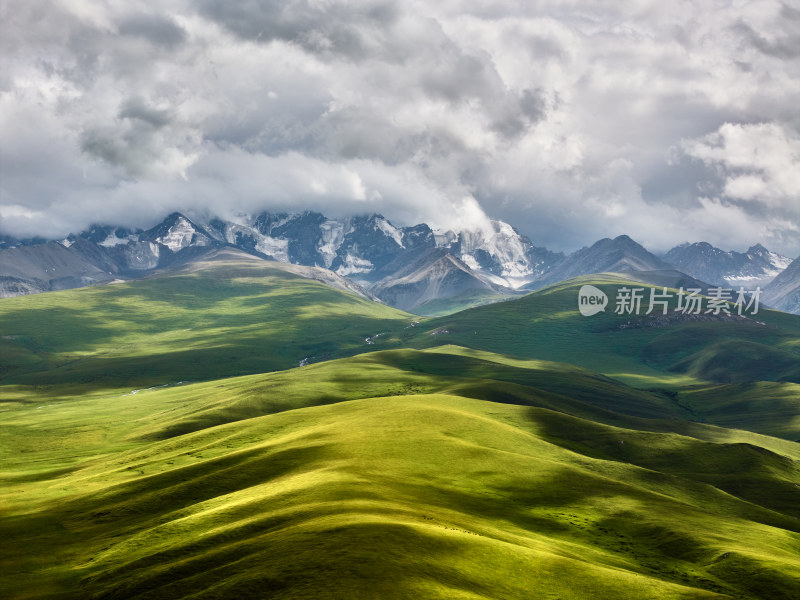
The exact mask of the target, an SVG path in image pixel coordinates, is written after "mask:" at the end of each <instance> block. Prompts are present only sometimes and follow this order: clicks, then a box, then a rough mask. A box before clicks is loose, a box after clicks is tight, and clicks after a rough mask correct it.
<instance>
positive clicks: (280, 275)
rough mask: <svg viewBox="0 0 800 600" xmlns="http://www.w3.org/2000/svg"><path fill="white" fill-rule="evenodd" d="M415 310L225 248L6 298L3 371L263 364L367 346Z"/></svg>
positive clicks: (45, 380) (107, 376)
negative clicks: (229, 254)
mask: <svg viewBox="0 0 800 600" xmlns="http://www.w3.org/2000/svg"><path fill="white" fill-rule="evenodd" d="M415 319H418V317H414V316H412V315H408V314H406V313H403V312H401V311H398V310H395V309H393V308H390V307H387V306H384V305H382V304H378V303H376V302H371V301H369V300H365V299H363V298H360V297H357V296H355V295H352V294H347V293H343V292H340V291H338V290H335V289H332V288H330V287H328V286H326V285H324V284H322V283H319V282H317V281H314V280H311V279H305V278H303V277H299V276H297V275H294V274H291V273H287V272H286V271H284V270H282V269H280V268H279V265H278V264H277V263H270V262H268V261H261V260H252V261H242V260H241V259H238V260H226V259H224V257H223V258H222V259H219V260H210V261H208V262H201V263H199V264H198V263H194V264H193V265H192V266H191V268H187V269H186V270H185V272H182V273H179V274H176V275H169V276H165V277H154V278H152V279H149V280H145V281H136V282H133V283H124V284H116V285H105V286H98V287H93V288H84V289H80V290H68V291H63V292H53V293H47V294H39V295H35V296H26V297H19V298H8V299H4V300H3V301H2V302H0V332H1V333H2V335H0V383H2V384H15V383H18V384H23V385H27V384H33V383H35V384H36V385H39V386H43V385H50V384H67V383H72V384H79V385H87V384H88V385H93V386H95V387H98V388H104V387H108V386H125V385H135V386H141V387H146V386H150V385H161V384H164V383H177V382H179V381H184V380H198V379H214V378H218V377H224V376H230V375H237V374H246V373H259V372H263V371H272V370H276V369H286V368H291V367H295V366H297V365H298V364H299V362H300V361H302V360H304V359H308V360H309V361H310V362H316V361H320V360H325V359H328V358H335V357H338V356H347V355H350V354H355V353H358V352H363V351H365V350H369V349H370V347H371V346H370V345H369V344H367V342H366V341H365V340H366V339H367V338H368V337H372V336H375V335H377V334H382V336H381V337H378V338H376V343H385V342H387V341H388V340H390V339H391V335H390V334H396V333H397V332H399V331H403V330H404V329H405V328H406V327H408V326H409V325H410V324H411V323H413V322H414V320H415Z"/></svg>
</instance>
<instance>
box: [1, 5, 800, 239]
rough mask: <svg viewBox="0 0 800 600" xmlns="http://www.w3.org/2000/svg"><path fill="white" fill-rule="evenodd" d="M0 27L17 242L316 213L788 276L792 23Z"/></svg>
mask: <svg viewBox="0 0 800 600" xmlns="http://www.w3.org/2000/svg"><path fill="white" fill-rule="evenodd" d="M3 6H4V8H3V9H2V12H3V15H4V19H2V20H0V51H1V52H2V53H3V56H4V60H3V62H2V64H0V231H2V232H4V233H8V234H12V235H34V234H43V235H44V234H46V235H48V236H57V235H63V234H65V233H68V232H69V231H73V230H76V229H81V228H83V227H85V226H86V225H88V224H89V223H91V222H95V221H98V220H105V221H108V222H117V223H120V224H124V225H137V226H147V225H152V224H153V223H155V222H157V221H158V220H159V219H160V218H162V217H163V216H164V215H166V214H167V213H168V212H169V211H172V210H183V211H186V212H192V211H195V212H197V213H202V212H207V213H212V212H215V213H219V214H222V215H225V214H235V213H238V212H244V211H260V210H264V209H270V210H306V209H316V210H322V211H324V212H326V213H328V214H340V215H342V214H353V213H364V212H372V211H376V212H381V213H383V214H384V215H386V216H387V217H389V218H390V219H393V220H395V221H397V222H398V223H399V224H414V223H417V222H420V221H429V222H431V223H432V224H435V225H439V226H442V227H455V226H471V227H478V228H480V227H485V224H486V219H487V215H488V216H490V217H492V218H501V219H505V220H507V221H509V222H511V223H512V224H514V225H515V226H516V227H517V228H518V229H520V230H521V231H522V232H523V233H525V234H527V235H529V236H530V237H531V238H532V239H533V241H534V243H537V244H540V245H547V246H550V247H552V248H554V249H559V250H573V249H575V248H577V247H580V246H582V245H586V244H590V243H592V242H593V241H594V240H596V239H597V238H599V237H604V236H609V235H618V234H621V233H628V234H630V235H632V236H634V237H635V238H637V239H638V240H640V241H641V242H643V243H645V244H647V245H649V246H651V247H653V248H654V249H667V248H669V246H670V245H672V244H676V243H680V242H683V241H687V240H689V241H696V240H699V239H706V240H708V241H711V242H714V243H720V244H722V245H723V246H725V247H726V248H727V247H731V248H735V249H744V248H746V247H748V246H749V245H751V244H752V243H754V242H758V241H761V242H763V243H765V244H767V245H769V244H773V246H770V247H771V248H772V247H774V249H777V250H780V251H783V252H785V253H788V254H792V255H797V254H800V233H798V230H799V229H800V214H798V209H797V208H795V207H796V206H797V202H796V198H797V191H798V181H797V177H798V176H797V173H798V172H800V169H798V164H797V163H798V137H799V134H798V131H800V121H798V119H797V109H796V104H797V103H796V99H797V97H799V96H800V63H799V62H798V61H797V60H796V58H797V56H798V46H797V44H796V41H797V39H798V28H800V12H798V11H797V9H795V8H793V7H792V6H790V5H789V4H788V3H781V2H777V1H774V0H755V1H754V2H749V3H730V4H727V5H724V6H717V5H714V6H711V5H707V4H706V3H694V2H689V1H688V0H685V1H681V2H676V3H663V2H656V1H655V0H641V1H639V2H636V3H633V4H631V5H628V6H626V7H624V9H623V7H621V6H620V5H619V3H616V2H611V1H610V0H609V1H603V2H597V1H589V0H569V1H567V2H555V1H550V0H542V1H537V2H528V3H519V2H515V1H510V0H509V1H504V2H492V3H488V4H487V3H484V4H478V3H474V2H465V1H463V0H447V1H445V2H441V3H435V4H431V3H422V2H417V1H410V2H399V1H398V0H368V1H367V2H359V3H354V2H347V1H344V0H330V1H328V2H310V1H309V0H292V1H288V2H277V1H272V0H246V1H242V2H220V1H212V0H201V1H199V2H189V1H188V0H169V1H165V2H161V3H148V2H144V1H143V0H135V1H133V2H129V3H124V4H119V3H102V2H93V1H76V0H62V1H60V2H46V1H45V0H30V1H29V2H25V3H21V4H20V3H18V6H15V9H14V10H13V11H12V10H10V8H9V7H8V6H7V5H3Z"/></svg>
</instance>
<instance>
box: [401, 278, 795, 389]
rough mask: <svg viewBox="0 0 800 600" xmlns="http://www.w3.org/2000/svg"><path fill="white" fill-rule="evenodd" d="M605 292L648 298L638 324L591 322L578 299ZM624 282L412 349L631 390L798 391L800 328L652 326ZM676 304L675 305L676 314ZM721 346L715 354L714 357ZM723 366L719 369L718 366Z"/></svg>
mask: <svg viewBox="0 0 800 600" xmlns="http://www.w3.org/2000/svg"><path fill="white" fill-rule="evenodd" d="M584 284H591V285H595V286H596V287H598V288H599V289H601V290H603V291H604V292H605V293H606V294H607V295H608V297H609V299H610V302H612V303H613V301H614V297H615V294H616V291H617V290H618V289H619V288H620V287H622V286H631V285H635V286H637V287H642V288H644V289H645V294H644V295H645V301H644V302H642V308H641V311H640V315H641V316H638V317H636V316H631V315H618V314H614V311H613V308H609V309H608V310H606V311H605V312H602V313H600V314H597V315H594V316H591V317H584V316H582V315H581V314H580V312H579V311H578V290H579V288H580V287H581V286H582V285H584ZM652 287H653V286H650V285H647V284H642V283H633V282H631V281H630V280H628V279H624V278H622V277H620V276H617V275H592V276H586V277H579V278H576V279H572V280H569V281H567V282H562V283H560V284H556V285H554V286H551V287H549V288H546V289H544V290H541V291H539V292H536V293H533V294H530V295H527V296H524V297H523V298H519V299H516V300H509V301H507V302H501V303H496V304H490V305H485V306H479V307H476V308H472V309H469V310H464V311H462V312H459V313H455V314H453V315H448V316H444V317H440V318H436V319H431V320H429V321H426V322H425V324H424V327H420V328H417V329H415V330H414V337H413V338H411V339H409V340H407V343H408V344H410V345H414V346H416V347H430V346H435V345H440V344H457V345H460V346H467V347H470V348H478V349H482V350H487V351H490V352H498V353H503V354H509V355H513V356H518V357H524V358H536V359H545V360H555V361H560V362H567V363H571V364H575V365H580V366H583V367H586V368H588V369H592V370H594V371H598V372H600V373H604V374H606V375H608V376H611V377H617V378H619V379H621V380H624V381H626V382H628V383H631V384H632V385H640V386H644V387H647V386H667V387H676V386H677V387H679V386H683V385H687V384H689V383H692V382H695V381H707V380H712V381H721V382H726V383H730V382H742V381H752V380H759V379H766V380H773V381H774V380H783V381H794V382H800V318H798V317H797V316H796V315H789V314H786V313H781V312H776V311H771V310H766V309H763V308H762V309H761V310H760V312H759V313H758V314H757V315H756V316H755V317H753V318H742V319H735V318H723V317H719V318H714V317H712V316H705V315H703V316H701V317H695V316H693V315H689V316H677V317H676V316H670V317H667V318H666V319H660V318H659V317H660V315H653V316H649V317H646V316H644V313H645V312H646V311H647V309H648V307H649V290H650V288H652ZM675 304H676V300H674V299H673V301H672V302H671V304H670V307H671V308H674V306H675ZM715 345H716V347H714V346H715ZM716 355H718V356H719V359H718V360H713V356H716Z"/></svg>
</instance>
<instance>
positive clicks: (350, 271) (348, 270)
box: [336, 254, 375, 277]
mask: <svg viewBox="0 0 800 600" xmlns="http://www.w3.org/2000/svg"><path fill="white" fill-rule="evenodd" d="M374 268H375V265H373V264H372V263H371V262H370V261H368V260H367V259H365V258H359V257H357V256H353V255H352V254H346V255H345V257H344V258H343V259H342V260H341V264H340V265H339V267H338V268H337V269H336V274H337V275H341V276H343V277H349V276H351V275H356V274H358V273H369V272H371V271H372V270H373V269H374Z"/></svg>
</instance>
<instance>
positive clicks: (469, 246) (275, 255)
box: [0, 212, 563, 308]
mask: <svg viewBox="0 0 800 600" xmlns="http://www.w3.org/2000/svg"><path fill="white" fill-rule="evenodd" d="M491 228H492V229H491V230H490V231H488V232H478V231H462V232H452V231H447V232H434V231H433V230H432V229H431V228H430V227H429V226H428V225H426V224H419V225H415V226H412V227H402V228H399V227H395V226H394V225H393V224H392V223H390V222H389V221H388V220H387V219H386V218H385V217H383V216H382V215H379V214H373V215H365V216H356V217H351V218H344V219H329V218H327V217H325V216H324V215H322V214H320V213H315V212H304V213H299V214H273V213H266V212H265V213H261V214H259V215H255V216H252V217H247V216H244V217H240V218H238V219H236V220H232V221H224V220H222V219H219V218H213V219H210V220H208V221H207V222H204V221H200V220H197V219H190V218H189V217H187V216H185V215H182V214H180V213H173V214H171V215H169V216H168V217H167V218H166V219H164V221H162V222H161V223H159V224H158V225H156V226H155V227H153V228H151V229H149V230H147V231H143V230H131V229H126V228H123V227H117V226H113V225H95V226H92V227H90V228H89V229H88V230H87V231H84V232H81V233H80V234H77V235H70V236H68V237H67V238H65V239H63V240H60V241H57V242H56V241H50V242H46V243H41V242H37V241H36V240H31V241H28V242H24V243H23V242H19V241H17V240H14V239H12V238H4V239H3V244H4V246H5V247H4V248H2V249H0V294H2V295H3V296H16V295H22V294H30V293H38V292H43V291H49V290H55V289H64V288H70V287H80V286H85V285H92V284H97V283H106V282H109V281H112V280H114V279H117V278H122V279H125V278H136V277H141V276H143V275H146V274H147V273H150V272H152V271H153V270H155V269H168V268H170V266H176V265H179V264H183V263H185V262H186V261H187V260H190V259H192V258H193V257H196V256H198V253H199V252H201V251H202V250H203V249H209V248H220V247H225V246H233V247H235V248H237V249H239V250H242V251H244V252H247V253H249V254H252V255H254V256H258V257H261V258H266V259H272V260H276V261H280V262H284V263H291V264H295V265H302V266H306V267H321V268H324V269H327V270H329V271H331V272H333V273H335V274H336V275H338V276H340V277H347V278H349V279H351V280H353V282H354V283H353V284H352V285H353V286H355V287H354V289H359V290H362V291H364V293H367V294H369V293H370V292H367V291H365V288H370V287H372V286H377V285H378V283H380V286H379V287H378V288H377V289H378V291H379V293H380V294H379V295H382V296H383V297H384V301H388V302H390V303H391V302H394V301H398V302H401V303H402V304H403V306H404V307H406V308H411V307H412V306H413V302H412V301H411V300H410V298H412V297H413V296H414V294H416V296H417V297H418V298H419V299H420V301H423V302H424V301H429V300H432V299H437V298H442V297H447V295H448V294H451V293H452V294H460V293H463V292H464V291H467V290H488V291H491V292H492V293H498V292H499V293H502V292H503V290H505V291H508V292H510V291H511V289H512V288H513V287H516V286H518V285H520V284H522V283H525V282H527V281H531V280H533V279H535V278H537V277H539V276H541V275H542V274H543V273H546V272H547V271H548V270H549V269H550V268H551V266H552V265H553V264H557V263H558V262H560V261H561V260H562V259H563V255H561V254H557V253H553V252H550V251H548V250H547V249H545V248H537V247H535V246H533V244H532V243H531V242H530V240H528V238H526V237H524V236H522V235H520V234H519V233H518V232H517V231H516V230H514V228H513V227H511V226H510V225H508V224H507V223H502V222H500V221H494V222H492V223H491ZM446 257H447V258H446ZM412 267H413V268H412ZM415 270H416V271H417V273H416V274H414V273H412V271H415ZM409 277H410V278H411V279H413V280H414V286H416V290H417V291H416V292H413V293H412V292H411V291H410V288H406V289H405V292H403V293H402V294H401V293H400V292H399V289H400V288H398V287H397V286H396V283H397V281H398V280H399V279H401V278H402V279H404V281H405V283H408V282H409V281H410V279H408V278H409ZM390 290H393V291H390ZM437 294H438V295H437ZM401 297H402V298H403V300H400V298H401Z"/></svg>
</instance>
